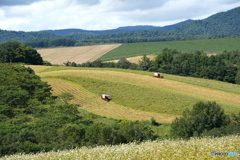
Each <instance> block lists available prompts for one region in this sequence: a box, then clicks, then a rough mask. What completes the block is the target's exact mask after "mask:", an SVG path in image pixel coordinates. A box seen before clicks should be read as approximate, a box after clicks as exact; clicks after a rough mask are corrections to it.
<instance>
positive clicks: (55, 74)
mask: <svg viewBox="0 0 240 160" xmlns="http://www.w3.org/2000/svg"><path fill="white" fill-rule="evenodd" d="M32 67H33V69H35V70H36V71H37V74H38V75H39V76H41V77H42V79H43V80H44V81H48V82H49V84H50V85H51V86H52V87H53V94H55V95H58V94H61V93H63V92H69V93H71V94H73V95H74V96H75V99H74V100H73V101H72V103H76V104H79V105H80V108H82V109H85V110H87V111H90V112H93V113H95V114H98V115H102V116H106V117H111V118H120V119H132V120H137V119H139V120H144V119H148V120H149V119H150V118H151V117H154V118H155V119H156V120H157V121H159V122H171V121H172V120H173V119H174V118H175V117H176V116H178V115H180V114H181V113H182V111H183V110H184V109H186V108H189V109H190V108H192V106H193V105H194V104H195V103H196V102H198V101H216V102H217V103H218V104H219V105H220V106H221V107H222V108H224V110H225V112H226V113H227V114H230V113H236V112H238V111H239V110H240V86H239V85H235V84H229V83H225V82H220V81H214V80H207V79H199V78H192V77H181V76H174V75H168V74H164V78H163V79H158V78H154V77H152V73H151V72H144V71H134V70H124V69H108V68H74V67H64V66H59V67H57V66H54V67H47V68H46V67H45V68H44V67H43V68H42V70H41V69H40V68H41V66H32ZM101 94H108V95H110V98H111V99H112V100H111V101H110V102H105V101H103V100H102V99H100V96H101Z"/></svg>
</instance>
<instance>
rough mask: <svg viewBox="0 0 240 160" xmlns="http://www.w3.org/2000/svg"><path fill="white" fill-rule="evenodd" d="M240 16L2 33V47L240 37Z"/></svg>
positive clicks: (233, 13) (233, 12) (239, 10)
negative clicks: (100, 28) (167, 23)
mask: <svg viewBox="0 0 240 160" xmlns="http://www.w3.org/2000/svg"><path fill="white" fill-rule="evenodd" d="M239 15H240V7H237V8H235V9H232V10H229V11H226V12H221V13H217V14H215V15H212V16H210V17H208V18H206V19H203V20H194V21H193V20H187V21H183V22H180V23H177V24H175V25H170V26H165V27H154V26H128V27H120V28H117V29H113V30H105V31H88V30H81V29H66V30H55V31H53V30H48V31H38V32H22V31H21V32H16V31H6V30H0V44H1V43H4V42H6V41H22V42H26V41H28V42H27V43H26V44H27V45H30V46H32V47H51V46H59V45H60V46H66V44H69V43H68V41H70V39H72V40H71V41H75V42H73V43H71V45H89V44H103V43H133V42H150V41H151V42H152V41H173V40H191V39H206V38H216V37H217V38H219V37H226V36H240V16H239ZM49 38H54V39H49ZM56 38H57V39H56ZM58 38H60V39H58ZM33 40H34V41H33ZM52 41H57V43H56V44H55V43H52ZM66 41H67V42H66ZM62 42H63V43H62ZM65 43H66V44H65Z"/></svg>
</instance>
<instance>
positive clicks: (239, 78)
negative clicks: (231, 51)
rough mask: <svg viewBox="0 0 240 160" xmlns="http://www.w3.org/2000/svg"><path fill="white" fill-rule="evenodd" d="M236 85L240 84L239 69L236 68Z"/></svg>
mask: <svg viewBox="0 0 240 160" xmlns="http://www.w3.org/2000/svg"><path fill="white" fill-rule="evenodd" d="M235 82H236V84H240V68H238V72H237V75H236V77H235Z"/></svg>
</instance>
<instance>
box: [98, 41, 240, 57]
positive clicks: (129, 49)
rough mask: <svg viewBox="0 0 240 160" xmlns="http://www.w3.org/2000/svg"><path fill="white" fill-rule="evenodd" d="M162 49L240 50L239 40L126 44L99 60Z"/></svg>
mask: <svg viewBox="0 0 240 160" xmlns="http://www.w3.org/2000/svg"><path fill="white" fill-rule="evenodd" d="M164 48H171V49H177V50H178V51H180V52H193V51H195V50H200V51H204V52H211V53H219V52H223V51H225V50H226V51H233V50H240V38H222V39H204V40H189V41H170V42H145V43H127V44H123V45H121V46H120V47H118V48H116V49H114V50H111V51H110V52H108V53H106V54H105V55H103V56H102V57H100V58H99V60H103V61H108V60H114V59H120V58H127V57H135V56H140V55H144V54H155V53H160V52H161V51H162V50H163V49H164Z"/></svg>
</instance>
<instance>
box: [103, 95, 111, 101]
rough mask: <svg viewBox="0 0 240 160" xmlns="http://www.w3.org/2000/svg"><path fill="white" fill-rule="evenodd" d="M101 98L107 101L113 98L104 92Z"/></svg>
mask: <svg viewBox="0 0 240 160" xmlns="http://www.w3.org/2000/svg"><path fill="white" fill-rule="evenodd" d="M101 98H102V99H103V100H105V101H107V102H108V101H110V100H111V99H110V98H109V95H106V94H102V96H101Z"/></svg>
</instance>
